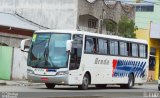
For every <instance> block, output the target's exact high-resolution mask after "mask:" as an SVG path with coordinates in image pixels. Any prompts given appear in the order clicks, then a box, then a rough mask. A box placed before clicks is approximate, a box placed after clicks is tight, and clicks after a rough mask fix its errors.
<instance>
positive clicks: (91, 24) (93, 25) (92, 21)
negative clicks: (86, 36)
mask: <svg viewBox="0 0 160 98" xmlns="http://www.w3.org/2000/svg"><path fill="white" fill-rule="evenodd" d="M96 27H97V21H96V20H95V19H88V28H94V29H95V28H96Z"/></svg>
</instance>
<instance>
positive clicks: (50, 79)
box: [27, 74, 68, 84]
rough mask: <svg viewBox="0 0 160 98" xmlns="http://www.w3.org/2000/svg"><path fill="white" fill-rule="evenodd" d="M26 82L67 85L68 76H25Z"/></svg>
mask: <svg viewBox="0 0 160 98" xmlns="http://www.w3.org/2000/svg"><path fill="white" fill-rule="evenodd" d="M27 77H28V81H29V82H34V83H54V84H68V75H55V76H40V75H35V74H27Z"/></svg>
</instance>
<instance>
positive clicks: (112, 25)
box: [104, 20, 117, 32]
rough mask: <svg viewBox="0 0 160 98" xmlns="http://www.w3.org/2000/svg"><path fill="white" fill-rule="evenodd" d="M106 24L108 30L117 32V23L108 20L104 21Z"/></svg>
mask: <svg viewBox="0 0 160 98" xmlns="http://www.w3.org/2000/svg"><path fill="white" fill-rule="evenodd" d="M104 23H105V25H106V30H107V31H110V32H116V30H117V24H116V23H115V22H113V21H111V20H107V21H105V22H104Z"/></svg>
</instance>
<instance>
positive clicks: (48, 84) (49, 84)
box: [45, 83, 55, 89]
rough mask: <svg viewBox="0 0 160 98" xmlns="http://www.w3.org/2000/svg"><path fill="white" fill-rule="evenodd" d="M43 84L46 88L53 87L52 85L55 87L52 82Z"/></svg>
mask: <svg viewBox="0 0 160 98" xmlns="http://www.w3.org/2000/svg"><path fill="white" fill-rule="evenodd" d="M45 85H46V87H47V88H48V89H54V87H55V84H53V83H45Z"/></svg>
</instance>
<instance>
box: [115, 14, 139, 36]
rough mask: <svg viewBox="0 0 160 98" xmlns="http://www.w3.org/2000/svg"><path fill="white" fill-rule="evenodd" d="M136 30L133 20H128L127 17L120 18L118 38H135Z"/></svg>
mask: <svg viewBox="0 0 160 98" xmlns="http://www.w3.org/2000/svg"><path fill="white" fill-rule="evenodd" d="M136 30H138V28H137V26H135V23H134V21H133V20H130V19H128V18H127V17H122V18H121V20H120V21H119V23H118V33H119V35H120V36H123V37H127V38H135V37H136V34H135V33H134V31H136Z"/></svg>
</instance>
